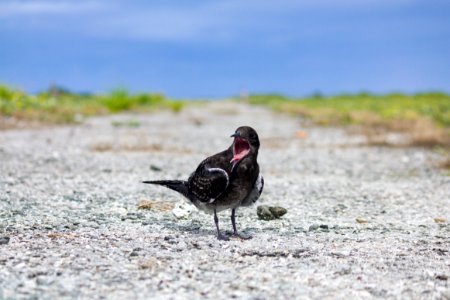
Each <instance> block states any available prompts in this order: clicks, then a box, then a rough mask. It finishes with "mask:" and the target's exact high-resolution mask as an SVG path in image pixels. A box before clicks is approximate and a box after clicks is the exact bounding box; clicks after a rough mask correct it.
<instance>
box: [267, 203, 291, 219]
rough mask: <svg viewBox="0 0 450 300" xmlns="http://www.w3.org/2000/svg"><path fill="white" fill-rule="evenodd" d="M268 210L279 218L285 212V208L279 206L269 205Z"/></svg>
mask: <svg viewBox="0 0 450 300" xmlns="http://www.w3.org/2000/svg"><path fill="white" fill-rule="evenodd" d="M269 210H270V212H271V213H272V215H273V216H274V217H275V218H277V219H278V218H280V217H281V216H284V215H285V214H286V213H287V209H286V208H284V207H281V206H270V207H269Z"/></svg>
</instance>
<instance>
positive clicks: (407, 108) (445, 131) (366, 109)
mask: <svg viewBox="0 0 450 300" xmlns="http://www.w3.org/2000/svg"><path fill="white" fill-rule="evenodd" d="M248 102H249V103H251V104H258V105H265V106H268V107H271V108H272V109H275V110H278V111H282V112H287V113H292V114H298V115H301V116H303V117H306V118H308V119H310V120H312V121H313V122H315V123H317V124H321V125H325V126H327V125H338V126H349V125H351V126H353V127H359V128H360V129H362V131H363V132H364V133H366V134H367V135H369V136H374V134H375V133H376V134H378V135H379V134H380V132H392V131H394V132H404V133H408V134H409V136H410V143H411V144H412V145H422V146H435V145H442V146H446V147H449V146H450V95H447V94H443V93H421V94H415V95H405V94H387V95H372V94H367V93H360V94H356V95H338V96H332V97H324V96H322V95H320V94H317V95H314V96H311V97H307V98H301V99H292V98H287V97H283V96H281V95H277V94H272V95H251V96H250V97H249V98H248Z"/></svg>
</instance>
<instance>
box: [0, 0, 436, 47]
mask: <svg viewBox="0 0 450 300" xmlns="http://www.w3.org/2000/svg"><path fill="white" fill-rule="evenodd" d="M417 1H419V0H398V1H391V0H366V1H361V0H339V1H326V0H284V1H278V0H245V1H242V0H227V1H204V0H200V1H195V2H191V3H189V5H186V4H185V3H184V2H183V1H177V0H175V1H151V2H147V1H139V0H130V1H116V0H98V1H91V0H80V1H66V0H59V1H45V0H34V1H29V0H27V1H23V0H22V1H17V0H16V1H11V2H8V3H0V19H1V18H3V19H7V20H10V21H11V20H12V23H11V22H9V26H8V27H9V28H10V29H11V28H14V27H19V28H23V27H25V28H26V29H27V30H47V31H48V30H50V31H51V30H55V31H64V30H66V31H70V32H71V33H74V32H75V33H77V34H79V35H84V36H94V37H103V38H119V39H141V40H154V41H175V42H184V41H207V42H217V41H236V40H238V39H239V38H240V37H245V36H246V34H252V35H253V36H252V38H254V39H258V38H262V37H263V36H264V35H265V34H266V33H271V32H276V31H277V30H278V29H280V31H281V32H284V33H285V34H286V32H289V34H299V33H301V30H298V29H292V28H290V27H289V26H292V24H295V15H297V19H298V21H297V23H299V24H303V23H302V22H305V21H304V20H302V19H301V18H303V19H307V18H310V16H308V14H309V15H314V14H323V13H324V12H325V13H326V12H330V11H333V12H335V11H349V10H350V11H355V10H371V9H376V8H383V7H398V6H402V5H409V4H411V3H414V2H417ZM435 1H437V0H435ZM24 15H25V16H27V18H26V19H24V18H22V17H23V16H24ZM48 15H52V18H47V17H46V16H48ZM293 15H294V17H293ZM298 16H300V17H301V18H299V17H298ZM289 18H294V21H293V19H289ZM37 21H38V22H37ZM312 21H314V20H312ZM11 24H12V25H11ZM27 26H28V27H27ZM303 27H305V26H303ZM289 28H290V30H289ZM273 38H276V37H275V36H274V37H273ZM278 38H280V37H278ZM280 39H281V40H282V39H283V38H280Z"/></svg>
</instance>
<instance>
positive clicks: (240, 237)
mask: <svg viewBox="0 0 450 300" xmlns="http://www.w3.org/2000/svg"><path fill="white" fill-rule="evenodd" d="M231 237H232V238H238V239H241V240H250V239H251V238H253V237H252V236H251V235H243V234H240V233H237V232H233V234H232V235H231Z"/></svg>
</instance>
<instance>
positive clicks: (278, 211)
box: [256, 205, 287, 221]
mask: <svg viewBox="0 0 450 300" xmlns="http://www.w3.org/2000/svg"><path fill="white" fill-rule="evenodd" d="M286 213H287V210H286V209H285V208H283V207H280V206H268V205H259V206H258V207H257V208H256V214H257V215H258V218H259V219H261V220H264V221H270V220H274V219H279V218H280V217H282V216H283V215H285V214H286Z"/></svg>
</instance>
